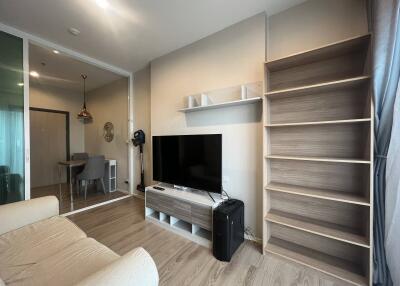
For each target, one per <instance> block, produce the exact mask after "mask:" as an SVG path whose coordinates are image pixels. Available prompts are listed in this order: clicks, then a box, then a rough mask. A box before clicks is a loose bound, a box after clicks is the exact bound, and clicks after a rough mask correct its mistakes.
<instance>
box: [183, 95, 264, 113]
mask: <svg viewBox="0 0 400 286" xmlns="http://www.w3.org/2000/svg"><path fill="white" fill-rule="evenodd" d="M261 101H262V98H261V97H252V98H247V99H240V100H234V101H228V102H223V103H215V104H210V105H206V106H196V107H191V108H183V109H180V110H179V111H180V112H184V113H187V112H194V111H200V110H207V109H216V108H223V107H231V106H237V105H245V104H252V103H257V102H261Z"/></svg>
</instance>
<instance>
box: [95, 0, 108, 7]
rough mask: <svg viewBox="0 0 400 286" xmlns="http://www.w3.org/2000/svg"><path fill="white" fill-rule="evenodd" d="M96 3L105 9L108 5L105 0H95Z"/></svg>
mask: <svg viewBox="0 0 400 286" xmlns="http://www.w3.org/2000/svg"><path fill="white" fill-rule="evenodd" d="M96 4H97V5H98V6H99V7H101V8H103V9H106V8H108V6H110V4H109V3H108V2H107V0H96Z"/></svg>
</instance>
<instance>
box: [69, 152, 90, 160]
mask: <svg viewBox="0 0 400 286" xmlns="http://www.w3.org/2000/svg"><path fill="white" fill-rule="evenodd" d="M71 159H72V160H87V159H89V154H88V153H86V152H82V153H74V154H72V156H71Z"/></svg>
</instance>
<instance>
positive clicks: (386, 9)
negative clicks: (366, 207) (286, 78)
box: [370, 0, 400, 286]
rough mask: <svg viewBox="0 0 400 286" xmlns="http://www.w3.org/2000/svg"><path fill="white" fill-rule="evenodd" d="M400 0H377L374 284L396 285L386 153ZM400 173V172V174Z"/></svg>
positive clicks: (398, 57) (398, 64)
mask: <svg viewBox="0 0 400 286" xmlns="http://www.w3.org/2000/svg"><path fill="white" fill-rule="evenodd" d="M399 2H400V0H374V1H371V5H372V9H371V12H372V13H370V15H371V19H370V20H371V24H372V25H371V27H372V31H373V43H372V44H373V57H372V73H373V81H372V89H373V98H374V103H375V156H374V157H375V158H374V231H373V233H374V285H384V286H387V285H392V280H391V276H390V271H389V268H388V265H387V257H386V254H387V253H389V252H390V250H389V249H386V250H387V252H385V219H386V217H385V211H386V210H385V201H386V195H387V194H386V191H387V185H386V167H387V166H386V163H387V162H386V157H387V154H388V149H389V144H390V140H391V132H392V123H393V110H394V103H395V99H396V94H397V88H398V83H399V75H400V53H399V52H400V45H399V41H400V34H399ZM397 177H399V174H397Z"/></svg>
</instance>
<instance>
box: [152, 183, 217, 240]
mask: <svg viewBox="0 0 400 286" xmlns="http://www.w3.org/2000/svg"><path fill="white" fill-rule="evenodd" d="M157 186H161V185H157ZM161 187H162V188H164V190H163V191H161V190H157V189H154V186H150V187H147V188H146V190H145V217H146V219H147V220H150V221H152V222H155V223H157V224H158V225H160V226H162V227H163V228H166V229H168V230H171V231H173V232H175V233H177V234H180V235H182V236H184V237H186V238H188V239H190V240H192V241H194V242H196V243H199V244H201V245H203V246H206V247H211V246H212V213H213V209H214V208H215V207H217V206H218V205H219V203H221V202H222V201H223V199H222V198H220V196H219V195H215V194H214V196H213V198H214V200H215V202H213V201H212V199H211V198H210V196H209V195H208V194H207V193H206V192H202V191H196V190H190V189H188V190H177V189H174V188H172V187H168V186H164V185H162V186H161Z"/></svg>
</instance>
